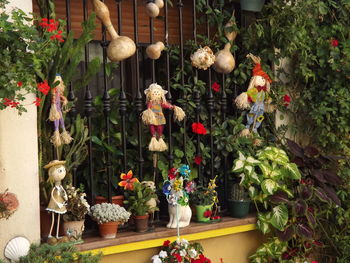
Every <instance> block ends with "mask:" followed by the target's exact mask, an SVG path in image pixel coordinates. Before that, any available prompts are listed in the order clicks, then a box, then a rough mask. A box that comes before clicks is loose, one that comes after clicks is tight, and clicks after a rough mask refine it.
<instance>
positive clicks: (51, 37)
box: [50, 30, 64, 42]
mask: <svg viewBox="0 0 350 263" xmlns="http://www.w3.org/2000/svg"><path fill="white" fill-rule="evenodd" d="M50 39H52V40H55V39H57V40H58V41H60V42H64V39H62V30H60V31H58V32H57V34H55V35H52V36H50Z"/></svg>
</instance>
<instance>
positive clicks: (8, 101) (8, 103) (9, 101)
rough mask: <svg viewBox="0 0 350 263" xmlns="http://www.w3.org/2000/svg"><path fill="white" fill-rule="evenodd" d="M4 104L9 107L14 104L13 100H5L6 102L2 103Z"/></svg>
mask: <svg viewBox="0 0 350 263" xmlns="http://www.w3.org/2000/svg"><path fill="white" fill-rule="evenodd" d="M2 103H3V104H4V105H5V106H6V107H7V106H10V105H11V103H12V100H10V99H8V98H4V100H3V101H2Z"/></svg>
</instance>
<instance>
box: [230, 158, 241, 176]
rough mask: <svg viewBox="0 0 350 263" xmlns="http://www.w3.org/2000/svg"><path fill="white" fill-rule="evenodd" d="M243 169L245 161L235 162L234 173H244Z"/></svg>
mask: <svg viewBox="0 0 350 263" xmlns="http://www.w3.org/2000/svg"><path fill="white" fill-rule="evenodd" d="M243 168H244V161H242V160H239V159H237V160H236V161H235V164H234V167H233V169H232V171H233V172H234V173H239V172H241V171H243Z"/></svg>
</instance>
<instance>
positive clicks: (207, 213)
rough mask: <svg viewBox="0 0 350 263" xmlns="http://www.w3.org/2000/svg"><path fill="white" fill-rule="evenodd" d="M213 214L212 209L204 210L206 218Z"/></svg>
mask: <svg viewBox="0 0 350 263" xmlns="http://www.w3.org/2000/svg"><path fill="white" fill-rule="evenodd" d="M211 214H212V212H211V210H209V209H208V210H206V211H205V212H204V214H203V215H204V217H205V218H209V217H211Z"/></svg>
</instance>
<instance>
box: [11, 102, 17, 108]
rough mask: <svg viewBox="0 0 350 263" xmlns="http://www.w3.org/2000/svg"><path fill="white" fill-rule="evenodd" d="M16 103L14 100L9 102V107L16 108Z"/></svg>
mask: <svg viewBox="0 0 350 263" xmlns="http://www.w3.org/2000/svg"><path fill="white" fill-rule="evenodd" d="M18 105H19V102H15V101H12V102H11V108H17V106H18Z"/></svg>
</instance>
